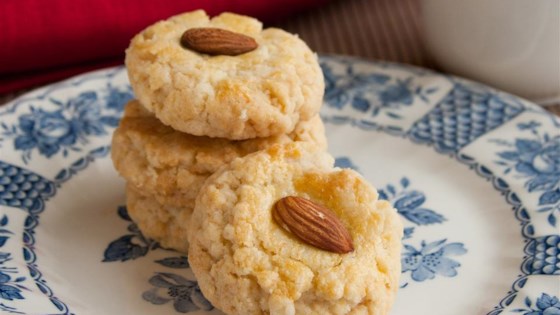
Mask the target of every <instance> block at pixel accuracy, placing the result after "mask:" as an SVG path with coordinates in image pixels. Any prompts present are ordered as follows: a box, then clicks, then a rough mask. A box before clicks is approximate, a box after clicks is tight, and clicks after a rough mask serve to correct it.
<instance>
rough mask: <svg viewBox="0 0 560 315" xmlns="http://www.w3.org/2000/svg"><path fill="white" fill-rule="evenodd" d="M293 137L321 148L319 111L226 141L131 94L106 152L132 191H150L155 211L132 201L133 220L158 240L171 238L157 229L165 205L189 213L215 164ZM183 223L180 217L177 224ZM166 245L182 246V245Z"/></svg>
mask: <svg viewBox="0 0 560 315" xmlns="http://www.w3.org/2000/svg"><path fill="white" fill-rule="evenodd" d="M294 141H305V142H310V143H313V144H314V145H317V146H318V147H319V148H321V149H323V150H324V149H326V146H327V142H326V138H325V130H324V126H323V123H322V121H321V119H320V118H319V116H315V117H313V119H311V120H310V121H306V122H303V121H302V122H299V123H298V126H297V127H296V129H295V130H294V131H293V132H292V133H290V134H288V135H281V136H275V137H268V138H257V139H249V140H243V141H232V140H227V139H218V138H209V137H197V136H192V135H189V134H185V133H182V132H179V131H176V130H174V129H172V128H170V127H168V126H166V125H164V124H162V123H161V122H160V121H159V120H158V119H157V118H156V117H154V115H153V114H152V113H150V112H148V111H147V110H146V109H144V108H143V107H142V106H141V105H140V104H139V103H138V101H136V100H132V101H130V102H129V103H128V104H127V105H126V107H125V112H124V116H123V118H122V119H121V122H120V124H119V126H118V128H117V129H116V130H115V132H114V134H113V141H112V149H111V157H112V159H113V164H114V166H115V168H116V170H117V171H118V172H119V174H120V175H121V176H122V177H124V179H125V180H126V181H127V182H128V183H129V185H130V186H131V187H133V188H134V189H135V190H136V191H137V192H141V193H142V195H144V196H150V199H153V201H154V202H155V203H157V204H155V205H156V207H157V208H158V209H159V210H158V211H160V212H161V213H159V214H157V213H156V214H154V212H153V211H151V210H150V208H149V207H140V206H138V207H136V208H137V210H136V211H135V215H133V219H134V221H137V222H138V221H140V220H142V221H146V220H147V218H151V219H153V220H155V222H153V223H152V224H148V223H146V224H145V225H143V226H141V230H142V232H144V233H146V234H149V235H159V236H158V237H154V238H157V239H158V241H160V242H162V243H166V244H176V242H175V241H173V240H167V235H168V234H165V233H162V232H161V229H160V226H161V224H162V223H163V222H164V219H165V220H167V219H166V218H168V217H169V216H170V214H169V213H168V211H169V209H175V210H177V209H182V211H185V212H187V217H189V216H190V213H191V212H192V210H193V208H194V201H195V198H196V196H197V194H198V191H199V190H200V188H201V187H202V185H203V184H204V181H205V180H206V179H207V178H208V177H209V176H210V175H212V174H213V173H214V172H215V171H217V170H218V169H219V168H220V167H222V166H223V165H225V164H227V163H229V162H230V161H232V160H233V159H235V158H237V157H241V156H245V155H247V154H250V153H253V152H255V151H258V150H262V149H266V148H268V147H270V146H272V145H274V144H277V143H289V142H294ZM150 202H151V200H150ZM171 217H173V218H175V217H176V216H175V215H173V216H171ZM146 222H147V221H146ZM185 226H186V223H185V224H183V225H182V228H184V227H185ZM152 229H154V231H152ZM174 234H176V233H171V234H170V235H174ZM171 248H175V249H177V250H180V251H184V250H185V248H186V247H175V246H171Z"/></svg>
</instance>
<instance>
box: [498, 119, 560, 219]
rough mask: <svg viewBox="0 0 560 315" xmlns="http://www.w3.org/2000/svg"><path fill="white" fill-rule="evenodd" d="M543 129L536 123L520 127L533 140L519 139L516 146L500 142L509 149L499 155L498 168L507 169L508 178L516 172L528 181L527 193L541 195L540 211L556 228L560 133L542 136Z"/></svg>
mask: <svg viewBox="0 0 560 315" xmlns="http://www.w3.org/2000/svg"><path fill="white" fill-rule="evenodd" d="M539 126H540V124H539V123H538V122H536V121H529V122H526V123H519V124H518V125H517V128H518V129H519V130H520V131H521V133H523V134H525V133H529V134H530V136H531V137H530V138H517V139H516V140H515V143H511V142H503V141H497V144H498V145H501V146H504V147H507V148H509V149H508V150H506V151H502V152H499V153H498V156H499V157H500V160H499V161H498V162H497V164H499V165H502V166H504V167H505V170H504V173H505V174H507V173H509V172H512V171H513V172H516V173H517V174H518V176H520V177H523V178H526V179H527V180H526V182H525V187H526V188H527V191H529V192H535V191H537V192H539V193H540V197H539V201H538V204H539V206H540V209H538V210H537V211H539V212H550V214H549V215H548V217H547V220H548V223H549V224H550V225H551V226H556V224H557V221H558V216H559V215H560V133H559V134H558V135H556V136H551V135H549V134H548V133H544V134H540V133H539V129H538V127H539Z"/></svg>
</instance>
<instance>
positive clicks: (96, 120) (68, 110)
mask: <svg viewBox="0 0 560 315" xmlns="http://www.w3.org/2000/svg"><path fill="white" fill-rule="evenodd" d="M131 98H132V92H131V91H130V90H129V89H127V90H121V89H118V88H115V87H112V86H109V87H108V91H107V92H106V95H105V96H104V97H102V96H100V95H99V93H98V92H95V91H85V92H82V93H80V94H79V95H78V96H76V97H74V98H71V99H69V100H68V101H66V102H62V101H60V100H57V99H55V98H50V99H49V101H50V103H51V104H53V105H55V107H57V109H56V110H44V109H42V108H35V107H34V106H30V113H27V114H23V115H21V116H19V120H18V123H17V124H12V125H8V124H7V123H5V122H2V123H0V127H1V129H2V132H1V133H0V136H1V138H0V144H1V143H2V142H4V141H6V140H8V139H13V144H14V148H15V150H17V151H22V160H23V161H24V162H25V163H28V162H29V160H30V159H31V153H32V151H33V150H37V151H38V153H39V154H40V155H43V156H45V157H47V158H51V157H52V156H53V155H55V154H58V153H59V152H62V155H63V156H64V157H66V156H67V155H68V152H69V151H78V152H79V151H80V150H81V149H80V146H78V145H77V144H78V143H79V144H87V143H88V139H89V138H90V137H97V136H101V135H107V134H108V132H109V131H108V130H107V127H111V128H115V127H116V126H117V125H118V122H119V120H120V112H122V110H123V108H124V104H126V101H127V100H129V99H131ZM105 108H107V109H110V110H112V111H110V112H109V111H106V110H104V109H105Z"/></svg>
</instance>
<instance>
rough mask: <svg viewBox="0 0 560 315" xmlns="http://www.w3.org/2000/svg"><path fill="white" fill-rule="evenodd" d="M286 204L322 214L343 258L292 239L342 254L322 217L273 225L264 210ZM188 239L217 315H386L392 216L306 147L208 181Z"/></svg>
mask: <svg viewBox="0 0 560 315" xmlns="http://www.w3.org/2000/svg"><path fill="white" fill-rule="evenodd" d="M287 196H296V197H301V198H304V199H305V200H309V201H311V202H313V203H315V204H318V205H323V206H324V207H326V208H328V209H330V210H331V211H332V212H333V213H334V215H335V216H336V218H338V220H339V225H340V226H343V227H344V228H345V229H346V230H347V231H348V234H349V239H350V240H351V241H352V247H351V248H350V249H352V248H353V250H351V251H350V252H347V253H343V254H340V253H336V252H331V251H327V250H323V249H320V248H318V247H316V246H315V245H311V244H310V243H308V242H307V241H304V240H302V238H300V237H296V236H295V234H294V233H292V232H296V230H299V231H304V232H305V233H307V236H308V237H309V238H313V237H316V236H317V235H319V234H320V235H323V238H321V237H319V243H321V242H323V243H333V244H334V245H344V242H345V240H344V239H342V238H340V239H333V238H332V237H331V236H329V233H328V231H331V230H332V229H335V226H336V225H335V224H333V223H332V222H334V221H333V220H332V218H327V217H326V216H324V215H322V214H317V215H315V216H307V219H305V220H303V219H302V218H303V217H304V216H305V215H301V216H299V217H298V216H293V218H294V220H295V221H294V222H292V223H293V225H290V224H289V222H278V221H276V220H275V219H274V218H273V211H274V210H273V209H275V207H277V206H278V201H279V200H281V199H282V198H284V197H287ZM304 208H305V207H304ZM309 218H312V219H313V220H311V221H309V220H310V219H309ZM302 220H303V221H302ZM298 222H299V223H298ZM302 222H303V223H302ZM297 224H303V225H304V226H309V227H310V228H309V229H308V230H307V231H305V229H298V228H296V225H297ZM319 225H324V226H325V225H326V226H327V228H325V229H324V230H317V229H316V227H317V226H319ZM331 228H332V229H331ZM289 231H292V232H289ZM321 231H322V232H321ZM323 232H325V233H323ZM188 236H189V262H190V265H191V268H192V270H193V272H194V274H195V276H196V278H197V279H198V284H199V286H200V288H201V290H202V292H203V293H204V295H205V296H206V298H208V300H209V301H210V302H211V303H212V304H213V305H214V306H216V307H217V308H219V309H221V310H222V311H224V312H226V313H227V314H245V315H248V314H388V312H389V310H390V308H391V305H392V303H393V300H394V298H395V294H396V292H397V288H398V279H399V275H400V249H401V237H402V223H401V222H400V219H399V217H398V215H397V212H396V210H395V209H394V208H392V207H391V205H390V204H389V203H388V202H387V201H383V200H379V199H378V194H377V191H376V190H375V189H374V188H373V187H372V186H371V185H369V184H368V183H367V182H366V181H365V180H364V179H363V178H362V177H361V176H360V175H359V174H358V173H356V172H355V171H353V170H349V169H338V168H333V159H332V158H331V157H330V156H329V155H328V154H327V153H324V152H322V151H320V150H318V149H317V147H315V146H311V145H309V144H307V143H292V144H287V145H278V146H274V147H271V148H269V149H267V150H265V151H261V152H256V153H253V154H251V155H248V156H246V157H243V158H239V159H236V160H234V161H233V162H231V163H230V164H229V165H228V166H227V167H224V168H222V169H221V170H219V171H218V172H216V173H215V174H214V175H212V176H211V177H210V178H209V179H208V180H207V181H206V184H205V185H204V187H203V188H202V189H201V191H200V193H199V195H198V197H197V199H196V206H195V210H194V212H193V214H192V217H191V221H190V225H189V228H188ZM318 245H325V244H318ZM326 245H329V244H326ZM331 245H332V244H331ZM327 247H328V246H327ZM335 247H336V246H335Z"/></svg>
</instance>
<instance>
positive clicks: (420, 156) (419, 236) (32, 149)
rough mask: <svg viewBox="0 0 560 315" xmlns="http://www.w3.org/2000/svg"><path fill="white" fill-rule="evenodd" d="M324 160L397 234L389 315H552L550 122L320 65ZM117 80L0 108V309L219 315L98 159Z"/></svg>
mask: <svg viewBox="0 0 560 315" xmlns="http://www.w3.org/2000/svg"><path fill="white" fill-rule="evenodd" d="M321 64H322V67H323V71H324V73H325V77H326V82H327V91H326V101H325V105H324V107H323V109H322V116H323V119H324V121H325V124H326V127H327V136H328V139H329V145H330V149H329V150H330V152H331V153H332V154H333V155H334V156H335V157H336V158H337V164H338V165H339V166H341V167H351V168H354V169H356V170H358V171H359V172H361V173H362V174H363V175H364V176H365V177H366V178H367V179H368V180H369V181H370V182H371V183H373V184H374V185H375V186H376V187H377V188H378V189H379V191H380V195H381V197H382V198H385V199H388V200H390V201H391V202H392V203H393V204H394V205H395V207H396V208H397V209H398V211H399V214H400V215H401V218H402V220H403V222H404V223H405V237H404V239H403V244H404V248H403V254H402V264H403V273H402V279H401V290H400V291H399V294H398V298H397V303H396V305H395V307H394V311H393V312H392V314H401V315H408V314H432V315H436V314H445V315H448V314H454V315H460V314H469V315H470V314H492V315H494V314H525V315H527V314H531V315H536V314H540V315H552V314H560V301H559V299H558V298H559V296H560V231H559V227H560V119H559V118H558V117H555V116H553V115H552V114H550V113H548V112H546V111H544V110H542V109H541V108H539V107H537V106H535V105H533V104H531V103H529V102H527V101H524V100H521V99H519V98H517V97H514V96H511V95H508V94H505V93H502V92H499V91H495V90H492V89H490V88H488V87H485V86H482V85H479V84H476V83H473V82H470V81H466V80H463V79H458V78H454V77H449V76H444V75H441V74H438V73H434V72H431V71H428V70H423V69H418V68H413V67H408V66H403V65H396V64H389V63H373V62H368V61H363V60H358V59H351V58H346V57H323V58H322V59H321ZM131 97H132V93H131V89H130V87H129V85H128V80H127V77H126V72H125V71H124V69H123V68H113V69H108V70H102V71H97V72H92V73H88V74H85V75H81V76H78V77H75V78H73V79H70V80H67V81H64V82H61V83H57V84H54V85H51V86H48V87H45V88H41V89H38V90H36V91H34V92H31V93H29V94H27V95H25V96H23V97H21V98H19V99H17V100H15V101H14V102H12V103H10V104H8V105H7V106H5V107H2V108H0V310H2V311H3V312H8V313H17V314H153V313H156V312H157V313H158V314H176V313H180V312H182V313H191V312H192V313H198V314H203V313H206V312H207V311H209V312H213V313H215V314H218V313H219V312H218V311H217V310H213V307H212V305H211V304H210V303H208V301H206V299H205V298H204V297H203V296H202V294H201V293H200V290H199V288H198V286H197V283H196V279H195V278H194V277H193V274H192V273H191V271H190V270H189V265H188V261H187V258H186V257H185V255H183V254H180V253H176V252H173V251H169V250H164V249H162V248H159V246H158V244H157V243H155V242H153V241H151V240H149V239H146V238H144V237H143V236H142V234H141V233H140V232H139V231H138V229H137V227H136V225H135V224H134V223H133V222H132V221H131V220H130V218H129V217H128V215H127V212H126V208H125V207H124V200H125V198H124V182H123V180H122V179H120V178H119V177H118V176H117V174H116V172H115V170H114V169H113V166H112V163H111V160H110V158H109V151H110V139H111V133H112V131H113V130H114V128H115V127H116V126H117V124H118V121H119V118H120V116H121V114H122V111H123V105H124V104H125V102H126V101H127V100H128V99H130V98H131Z"/></svg>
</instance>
